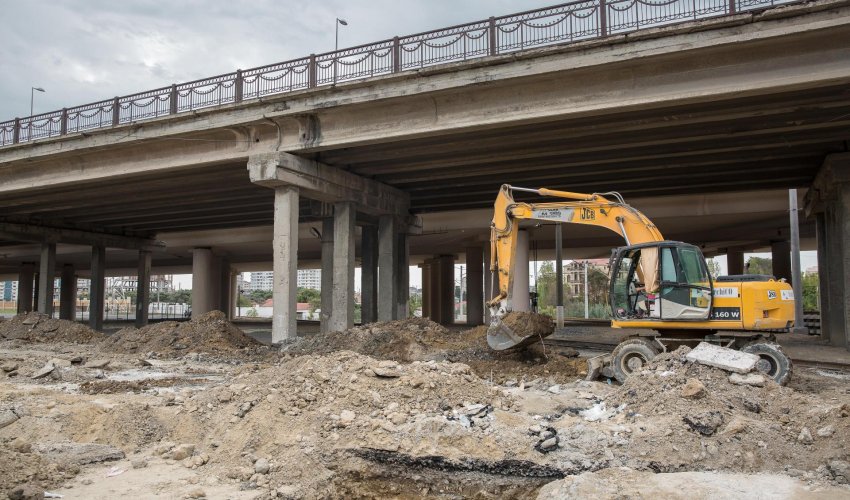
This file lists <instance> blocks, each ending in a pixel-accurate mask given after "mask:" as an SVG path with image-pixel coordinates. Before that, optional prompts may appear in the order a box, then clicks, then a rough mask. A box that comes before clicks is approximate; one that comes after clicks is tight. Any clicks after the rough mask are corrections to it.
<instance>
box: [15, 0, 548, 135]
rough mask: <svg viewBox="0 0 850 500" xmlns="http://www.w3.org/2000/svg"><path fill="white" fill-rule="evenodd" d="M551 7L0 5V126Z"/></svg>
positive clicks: (441, 1)
mask: <svg viewBox="0 0 850 500" xmlns="http://www.w3.org/2000/svg"><path fill="white" fill-rule="evenodd" d="M555 3H558V2H557V0H548V1H547V0H460V1H457V0H455V1H451V0H369V1H366V0H347V1H342V0H327V1H326V0H313V1H303V0H301V1H293V0H276V1H275V0H252V1H250V2H247V1H239V0H206V1H201V0H176V1H175V0H169V1H165V0H53V1H46V0H0V12H2V15H0V33H2V38H3V42H2V43H0V121H3V120H6V119H9V118H14V117H15V116H27V115H28V114H29V107H30V88H31V87H43V88H44V89H45V90H46V91H47V92H46V93H44V94H41V93H36V96H35V112H36V113H39V112H45V111H52V110H56V109H61V108H63V107H71V106H76V105H80V104H85V103H88V102H92V101H97V100H101V99H107V98H111V97H114V96H116V95H118V96H120V95H126V94H132V93H135V92H139V91H143V90H147V89H153V88H157V87H161V86H165V85H170V84H172V83H179V82H183V81H190V80H195V79H198V78H204V77H208V76H214V75H217V74H220V73H227V72H231V71H234V70H236V69H237V68H241V69H246V68H250V67H255V66H262V65H265V64H271V63H275V62H280V61H285V60H288V59H294V58H297V57H301V56H305V55H309V54H310V53H321V52H326V51H329V50H333V47H334V21H335V19H336V17H340V18H344V19H346V20H347V21H348V23H349V24H348V26H341V27H340V47H346V46H353V45H359V44H363V43H368V42H373V41H378V40H382V39H385V38H391V37H393V36H396V35H406V34H411V33H416V32H420V31H427V30H431V29H437V28H442V27H446V26H450V25H453V24H459V23H464V22H469V21H477V20H480V19H485V18H487V17H489V16H491V15H496V16H498V15H502V14H510V13H513V12H518V11H522V10H528V9H534V8H538V7H545V6H547V5H551V4H555Z"/></svg>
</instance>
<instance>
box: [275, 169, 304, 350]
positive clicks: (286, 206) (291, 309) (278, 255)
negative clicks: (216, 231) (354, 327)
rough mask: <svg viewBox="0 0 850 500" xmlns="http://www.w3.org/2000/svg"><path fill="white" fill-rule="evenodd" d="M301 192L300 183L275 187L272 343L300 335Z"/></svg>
mask: <svg viewBox="0 0 850 500" xmlns="http://www.w3.org/2000/svg"><path fill="white" fill-rule="evenodd" d="M298 196H299V192H298V188H297V187H293V186H289V185H277V186H275V188H274V238H273V240H272V264H273V265H272V271H273V272H274V285H273V286H274V289H273V293H274V295H273V299H274V306H273V312H272V342H273V343H280V342H284V341H286V340H288V339H294V338H295V337H296V336H297V330H296V326H297V320H298V316H297V310H296V306H297V303H298Z"/></svg>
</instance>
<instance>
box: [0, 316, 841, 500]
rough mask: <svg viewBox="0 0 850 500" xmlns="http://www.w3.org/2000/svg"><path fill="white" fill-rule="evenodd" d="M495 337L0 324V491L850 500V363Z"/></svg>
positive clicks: (406, 326) (209, 323) (220, 325)
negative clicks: (732, 364) (621, 362)
mask: <svg viewBox="0 0 850 500" xmlns="http://www.w3.org/2000/svg"><path fill="white" fill-rule="evenodd" d="M253 326H254V327H253V328H252V327H246V328H245V329H246V330H248V331H249V332H252V333H253V334H254V335H255V336H257V337H259V338H261V339H263V338H264V337H263V334H264V331H263V330H264V329H263V328H262V326H263V325H253ZM577 328H578V327H577ZM583 328H591V327H583ZM588 333H589V332H588ZM558 334H559V335H562V334H563V332H558ZM576 335H578V333H576ZM485 336H486V329H485V328H484V327H478V328H474V329H465V328H460V327H455V328H451V329H446V328H444V327H441V326H439V325H436V324H434V323H431V322H430V321H427V320H422V319H413V320H406V321H397V322H390V323H377V324H371V325H364V326H358V327H355V328H353V329H351V330H348V331H346V332H334V333H330V334H320V333H318V332H315V331H312V332H304V334H303V336H302V337H300V338H299V339H297V340H295V341H293V342H288V343H286V344H285V345H283V346H281V347H277V346H275V347H271V346H269V345H267V344H264V343H262V342H258V341H257V340H255V339H254V338H253V337H252V336H249V335H246V334H245V333H243V331H242V330H240V329H239V328H237V327H235V326H233V325H232V324H231V323H229V322H228V321H227V320H226V319H225V318H224V317H223V315H221V313H215V312H214V313H211V314H209V315H206V316H205V317H203V318H201V319H199V320H196V321H191V322H183V323H173V322H165V323H157V324H153V325H150V326H148V327H145V328H144V329H142V330H135V329H133V328H117V329H116V328H112V329H110V333H109V334H108V335H102V334H98V333H97V332H92V331H91V330H88V329H87V328H86V327H84V326H82V325H77V324H72V323H69V322H64V321H60V320H52V319H48V318H45V317H43V316H38V315H36V314H31V315H28V316H25V317H18V318H15V319H13V320H8V321H0V370H1V371H2V373H0V498H3V496H4V495H5V496H8V497H9V498H42V497H43V496H44V495H47V496H51V495H50V494H55V495H62V496H63V498H86V499H92V498H94V499H96V498H104V499H105V498H121V497H123V498H238V499H242V498H426V497H427V498H612V499H613V498H712V499H713V498H742V497H748V496H751V497H758V498H850V487H848V481H849V480H850V446H848V438H850V384H848V382H850V374H849V373H848V372H845V371H842V370H840V369H836V368H830V369H825V368H820V367H817V366H812V365H805V366H803V365H801V366H799V367H797V369H796V370H795V373H794V376H793V377H792V380H791V382H790V383H789V385H788V386H787V387H780V386H778V385H776V384H775V383H773V382H772V381H771V380H765V379H764V378H763V377H762V378H759V377H748V378H747V380H748V382H746V383H742V382H741V380H740V379H739V378H735V377H731V376H730V374H729V373H728V372H725V371H723V370H720V369H717V368H711V367H708V366H704V365H701V364H697V363H693V362H690V361H687V360H686V358H685V355H686V353H687V351H688V349H687V348H682V349H680V350H677V351H675V352H673V353H666V354H662V355H660V356H658V357H657V358H656V359H655V360H654V361H653V362H652V363H651V364H650V365H649V366H648V367H646V369H644V370H642V371H640V372H639V373H637V374H635V375H634V376H633V377H632V378H630V379H629V380H628V381H627V382H626V384H624V385H619V384H617V383H615V382H611V381H607V380H601V381H585V380H583V378H584V370H585V360H584V359H583V358H582V356H581V353H582V352H583V350H582V349H579V350H578V351H575V350H572V349H569V348H564V347H556V346H554V345H548V346H547V345H545V344H544V345H540V344H537V345H534V346H532V347H531V348H529V349H528V350H525V351H523V352H514V353H495V352H493V351H490V350H489V349H488V348H487V346H486V339H485ZM601 337H602V336H601V335H595V336H594V338H595V339H596V340H597V341H598V340H599V338H601ZM792 357H793V354H792ZM40 495H41V496H40Z"/></svg>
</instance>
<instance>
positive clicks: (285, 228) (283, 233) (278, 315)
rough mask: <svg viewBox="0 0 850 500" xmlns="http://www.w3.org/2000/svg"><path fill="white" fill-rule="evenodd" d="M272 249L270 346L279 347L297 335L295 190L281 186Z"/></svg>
mask: <svg viewBox="0 0 850 500" xmlns="http://www.w3.org/2000/svg"><path fill="white" fill-rule="evenodd" d="M272 245H273V248H272V262H273V271H274V290H273V298H274V306H273V313H272V342H273V343H279V342H283V341H285V340H287V339H293V338H295V337H296V335H297V331H296V325H297V320H298V317H297V313H296V305H297V296H298V287H297V283H298V188H297V187H294V186H287V185H284V186H278V187H276V188H275V189H274V239H273V242H272ZM334 247H336V245H334Z"/></svg>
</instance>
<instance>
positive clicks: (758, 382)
mask: <svg viewBox="0 0 850 500" xmlns="http://www.w3.org/2000/svg"><path fill="white" fill-rule="evenodd" d="M729 382H732V383H733V384H736V385H751V386H753V387H764V384H765V382H767V378H766V377H765V376H764V375H762V374H761V373H747V374H746V375H741V374H740V373H732V374H731V375H729Z"/></svg>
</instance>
